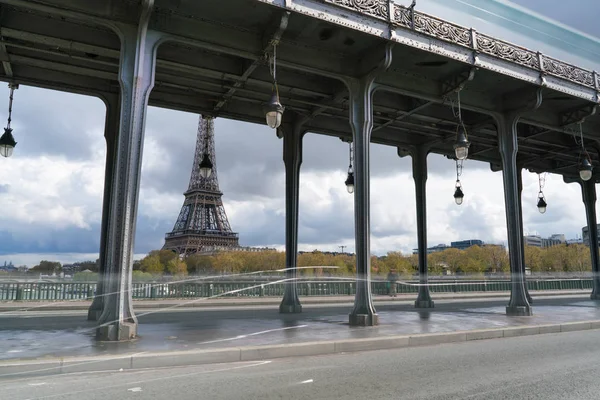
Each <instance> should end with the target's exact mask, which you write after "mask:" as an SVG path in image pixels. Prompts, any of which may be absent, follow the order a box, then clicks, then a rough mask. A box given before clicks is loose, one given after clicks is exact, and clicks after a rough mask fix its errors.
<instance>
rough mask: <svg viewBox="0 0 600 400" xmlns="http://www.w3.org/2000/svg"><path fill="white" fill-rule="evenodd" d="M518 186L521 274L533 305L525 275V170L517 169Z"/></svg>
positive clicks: (529, 300)
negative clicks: (523, 198)
mask: <svg viewBox="0 0 600 400" xmlns="http://www.w3.org/2000/svg"><path fill="white" fill-rule="evenodd" d="M517 185H518V186H519V209H520V212H519V226H520V228H519V229H520V232H519V233H520V235H521V273H522V274H523V281H524V282H525V296H526V297H527V301H528V302H529V304H533V299H532V298H531V295H530V294H529V289H527V275H525V266H526V265H525V240H523V232H524V230H523V200H521V199H522V194H523V168H521V167H517Z"/></svg>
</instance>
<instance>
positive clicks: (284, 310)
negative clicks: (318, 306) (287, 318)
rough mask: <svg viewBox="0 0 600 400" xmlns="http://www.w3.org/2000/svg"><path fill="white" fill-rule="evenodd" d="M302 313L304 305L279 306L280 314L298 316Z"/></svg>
mask: <svg viewBox="0 0 600 400" xmlns="http://www.w3.org/2000/svg"><path fill="white" fill-rule="evenodd" d="M301 312H302V304H300V303H298V304H283V303H282V304H280V305H279V313H280V314H298V313H301Z"/></svg>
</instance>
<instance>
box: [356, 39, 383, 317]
mask: <svg viewBox="0 0 600 400" xmlns="http://www.w3.org/2000/svg"><path fill="white" fill-rule="evenodd" d="M392 48H393V44H392V43H388V44H387V45H386V46H385V49H384V54H383V58H382V60H381V61H380V62H379V64H377V65H376V66H375V67H374V68H373V69H372V70H371V71H370V72H369V73H367V74H366V75H365V76H363V77H362V78H360V79H356V78H355V79H349V80H348V81H346V85H347V86H348V92H349V100H350V101H349V117H350V118H349V119H350V128H351V130H352V140H353V143H354V242H355V250H356V251H355V252H356V295H355V296H354V308H353V309H352V311H351V312H350V315H349V316H348V317H349V318H348V319H349V323H350V326H373V325H378V324H379V315H377V312H376V311H375V307H374V306H373V296H372V294H371V225H370V197H371V191H370V186H371V185H370V177H369V165H370V161H369V146H370V142H371V133H372V131H373V93H374V91H375V88H376V85H375V79H376V78H377V76H378V75H379V74H380V73H381V72H383V71H385V70H387V69H388V68H389V66H390V64H391V63H392Z"/></svg>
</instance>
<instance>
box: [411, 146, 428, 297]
mask: <svg viewBox="0 0 600 400" xmlns="http://www.w3.org/2000/svg"><path fill="white" fill-rule="evenodd" d="M427 153H429V150H428V148H427V147H425V146H417V147H414V148H413V149H412V151H411V156H412V168H413V179H414V181H415V197H416V203H417V243H418V248H419V294H418V295H417V300H416V301H415V307H416V308H433V307H434V303H433V300H431V295H430V294H429V284H428V282H427V276H428V270H427V188H426V187H427Z"/></svg>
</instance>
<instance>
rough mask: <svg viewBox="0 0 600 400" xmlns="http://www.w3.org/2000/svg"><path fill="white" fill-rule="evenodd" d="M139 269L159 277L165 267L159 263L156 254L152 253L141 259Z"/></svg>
mask: <svg viewBox="0 0 600 400" xmlns="http://www.w3.org/2000/svg"><path fill="white" fill-rule="evenodd" d="M140 269H141V270H142V271H144V272H147V273H149V274H152V275H159V274H162V273H164V272H165V266H164V265H163V264H162V263H161V262H160V258H159V256H158V254H152V253H150V254H149V255H147V256H146V257H144V258H143V259H142V261H141V262H140Z"/></svg>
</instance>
